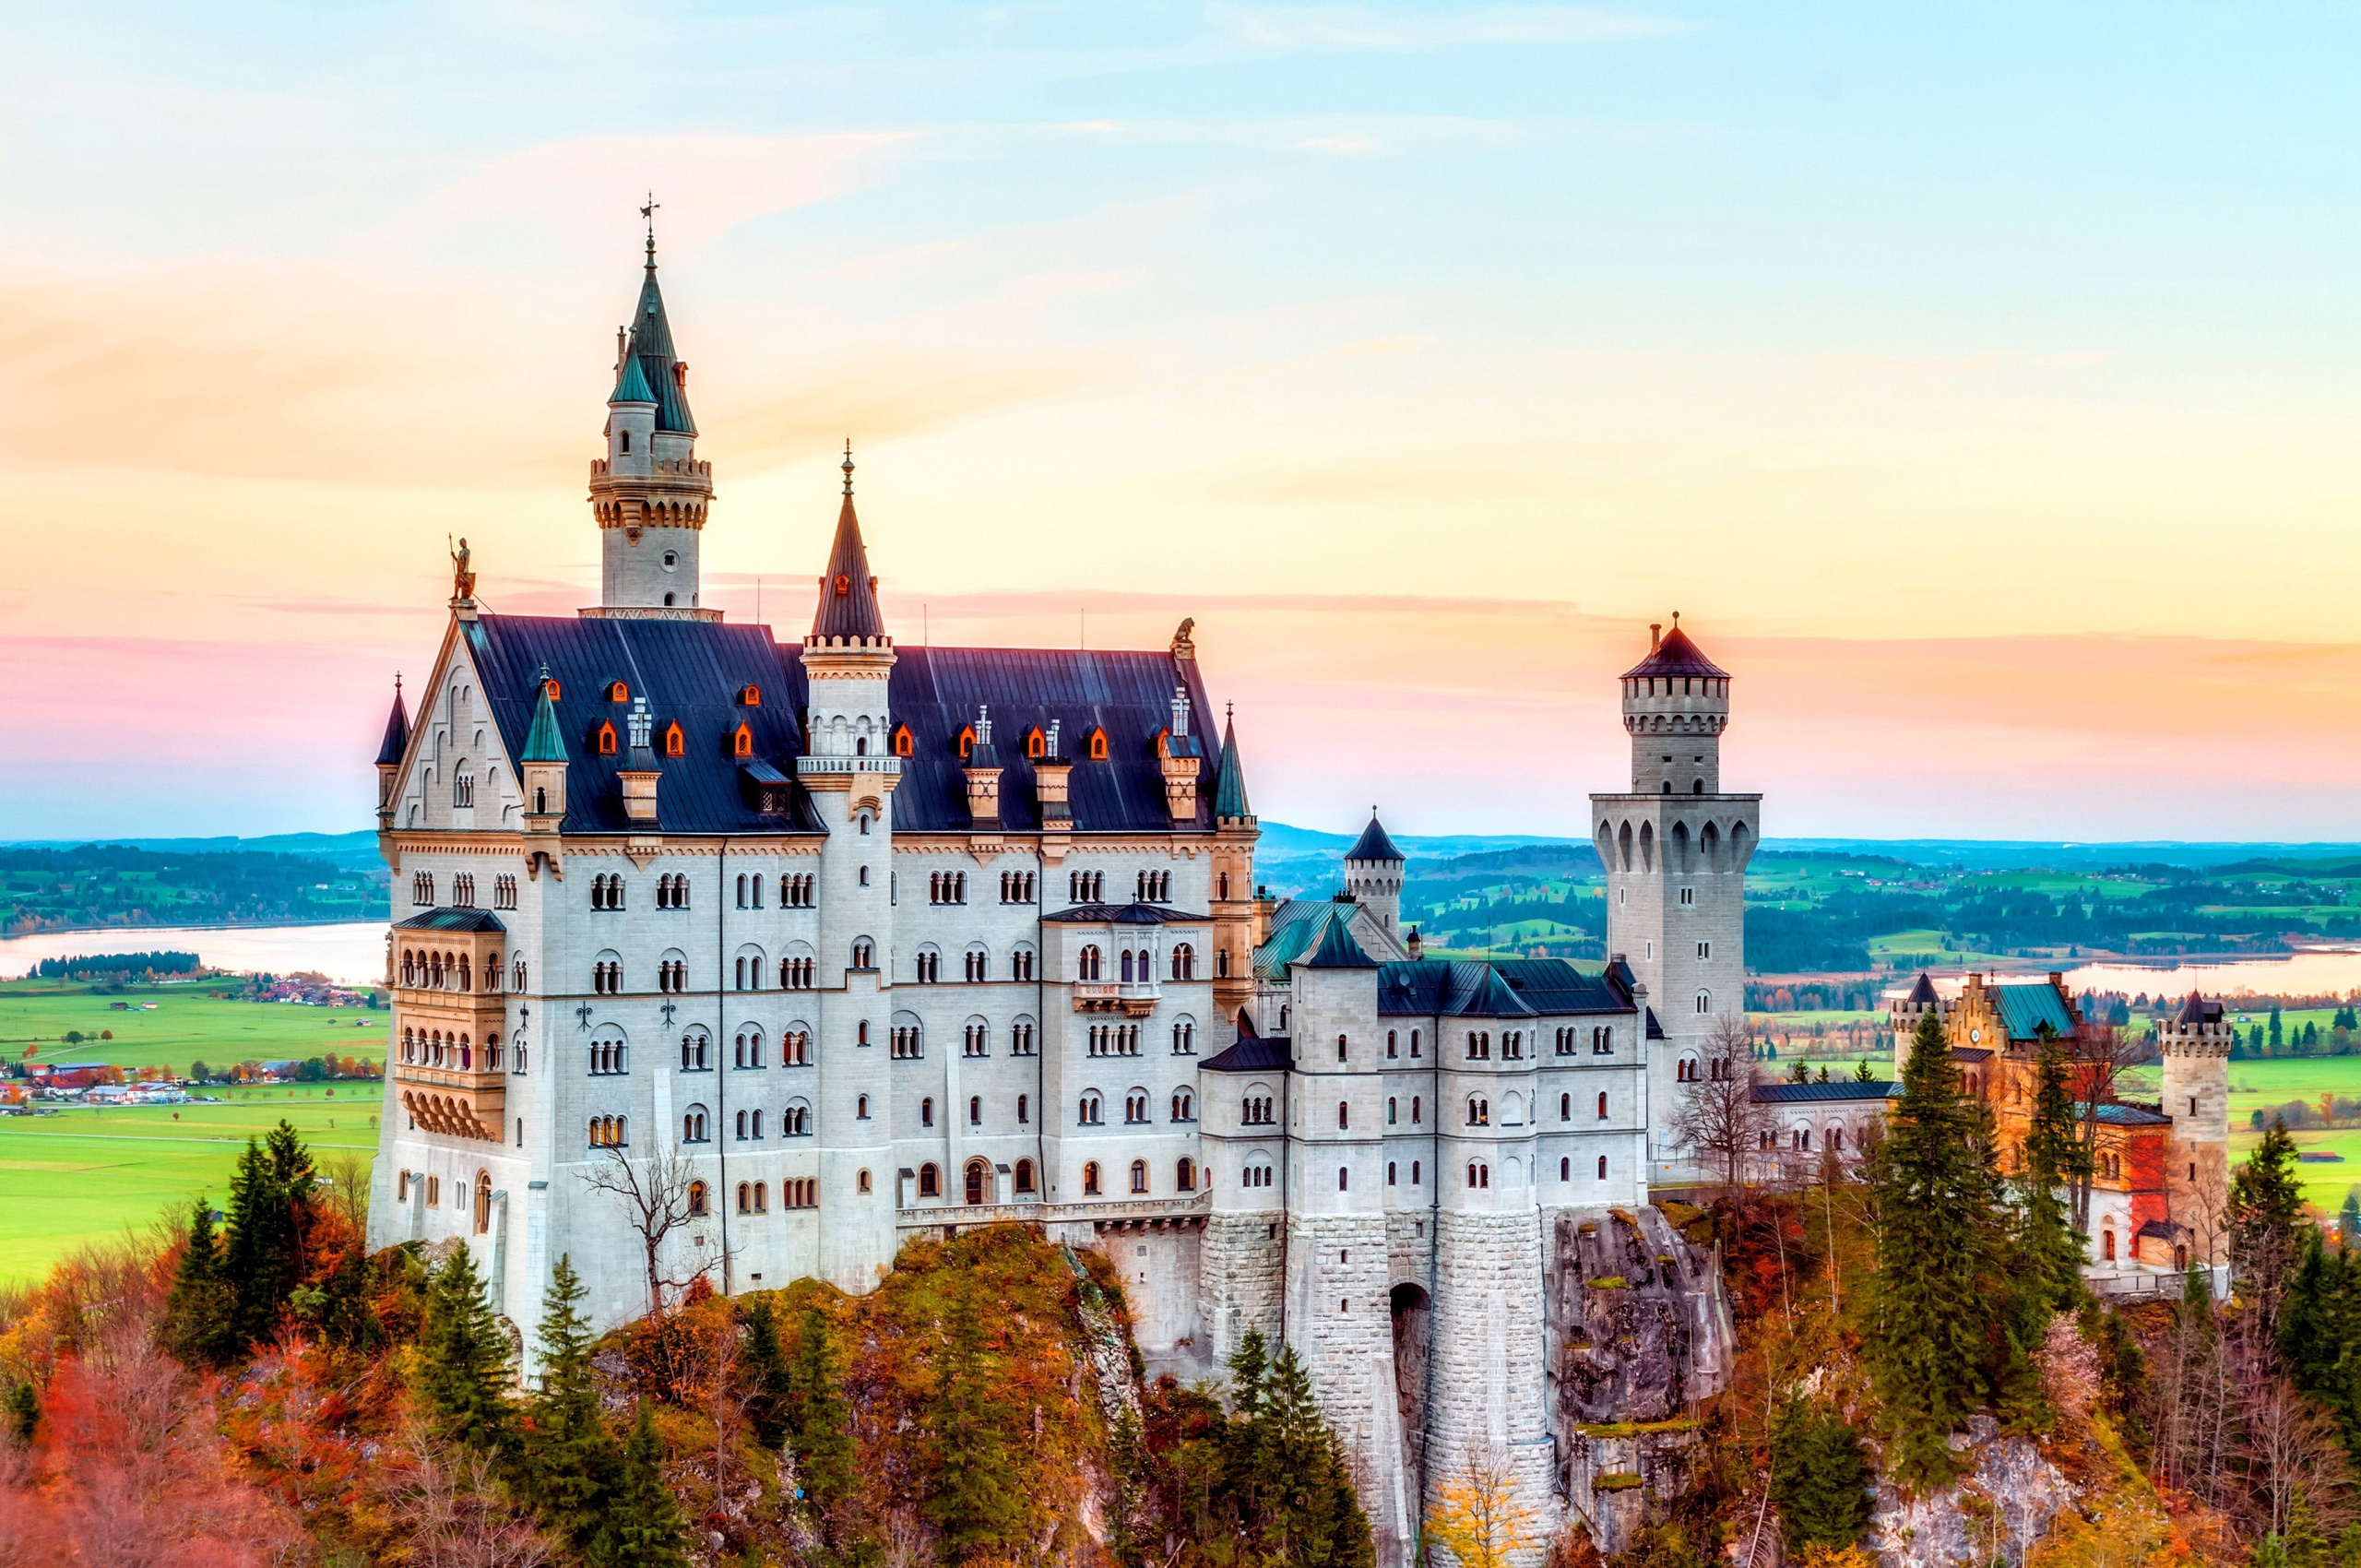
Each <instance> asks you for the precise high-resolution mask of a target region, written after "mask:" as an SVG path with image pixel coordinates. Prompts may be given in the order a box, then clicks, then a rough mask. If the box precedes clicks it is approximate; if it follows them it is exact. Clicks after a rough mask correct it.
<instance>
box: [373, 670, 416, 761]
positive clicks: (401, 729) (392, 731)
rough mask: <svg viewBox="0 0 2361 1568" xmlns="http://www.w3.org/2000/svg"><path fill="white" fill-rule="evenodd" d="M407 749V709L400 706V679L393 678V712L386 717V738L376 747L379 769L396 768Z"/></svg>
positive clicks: (398, 677) (397, 677)
mask: <svg viewBox="0 0 2361 1568" xmlns="http://www.w3.org/2000/svg"><path fill="white" fill-rule="evenodd" d="M408 750H409V708H408V707H404V706H403V704H402V678H401V677H400V676H399V675H397V676H395V677H394V710H393V711H392V712H391V713H389V714H387V715H386V738H385V740H384V741H383V742H381V743H380V744H379V745H378V747H377V766H379V767H398V766H401V760H402V753H404V752H405V751H408Z"/></svg>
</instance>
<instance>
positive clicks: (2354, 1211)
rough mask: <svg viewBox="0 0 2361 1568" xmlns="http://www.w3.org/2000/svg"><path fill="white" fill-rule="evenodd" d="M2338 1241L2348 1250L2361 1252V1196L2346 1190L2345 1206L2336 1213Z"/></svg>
mask: <svg viewBox="0 0 2361 1568" xmlns="http://www.w3.org/2000/svg"><path fill="white" fill-rule="evenodd" d="M2336 1239H2337V1241H2338V1244H2339V1245H2341V1246H2343V1247H2345V1248H2346V1249H2348V1250H2361V1194H2356V1193H2355V1192H2354V1191H2353V1190H2352V1189H2351V1188H2349V1187H2348V1188H2347V1189H2345V1194H2344V1206H2343V1207H2342V1208H2340V1209H2338V1210H2337V1211H2336Z"/></svg>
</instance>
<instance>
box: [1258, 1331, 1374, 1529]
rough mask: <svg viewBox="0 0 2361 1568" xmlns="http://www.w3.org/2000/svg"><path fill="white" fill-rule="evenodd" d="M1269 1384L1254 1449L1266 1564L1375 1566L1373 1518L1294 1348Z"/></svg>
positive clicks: (1274, 1366)
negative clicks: (1364, 1508) (1365, 1511)
mask: <svg viewBox="0 0 2361 1568" xmlns="http://www.w3.org/2000/svg"><path fill="white" fill-rule="evenodd" d="M1264 1386H1265V1390H1266V1392H1265V1394H1264V1397H1263V1400H1262V1407H1263V1408H1262V1413H1261V1415H1260V1416H1259V1417H1258V1418H1257V1424H1258V1425H1259V1426H1260V1427H1261V1428H1262V1431H1261V1432H1260V1433H1259V1435H1258V1438H1257V1440H1256V1442H1255V1443H1254V1444H1253V1446H1254V1448H1255V1450H1256V1451H1257V1461H1258V1468H1259V1470H1260V1473H1261V1476H1262V1495H1261V1502H1262V1505H1263V1506H1262V1510H1261V1513H1262V1516H1261V1518H1260V1519H1259V1520H1257V1521H1256V1524H1257V1526H1258V1527H1257V1530H1256V1534H1257V1535H1258V1536H1259V1538H1260V1540H1261V1545H1262V1550H1263V1554H1264V1558H1265V1560H1266V1561H1272V1562H1287V1563H1290V1564H1303V1565H1305V1568H1370V1564H1371V1563H1372V1562H1375V1561H1376V1545H1375V1541H1374V1538H1372V1537H1371V1535H1370V1527H1369V1519H1368V1517H1367V1515H1364V1514H1363V1513H1362V1511H1361V1505H1360V1499H1359V1498H1358V1496H1356V1495H1355V1494H1354V1491H1353V1483H1352V1479H1351V1476H1350V1475H1349V1474H1348V1473H1347V1469H1346V1467H1345V1458H1344V1455H1343V1453H1342V1452H1341V1451H1340V1450H1339V1449H1338V1447H1337V1444H1336V1439H1335V1434H1334V1433H1332V1432H1330V1431H1329V1430H1328V1427H1327V1423H1326V1422H1324V1421H1323V1420H1321V1417H1320V1407H1319V1405H1318V1404H1317V1402H1315V1401H1314V1400H1313V1398H1312V1396H1311V1378H1310V1377H1309V1376H1307V1375H1306V1374H1305V1372H1304V1370H1303V1363H1302V1362H1301V1361H1300V1360H1298V1359H1297V1356H1296V1353H1295V1347H1294V1346H1292V1345H1287V1346H1282V1347H1281V1348H1280V1349H1279V1354H1278V1359H1277V1360H1275V1361H1274V1362H1272V1363H1271V1372H1270V1377H1269V1379H1268V1381H1267V1383H1266V1384H1265V1385H1264Z"/></svg>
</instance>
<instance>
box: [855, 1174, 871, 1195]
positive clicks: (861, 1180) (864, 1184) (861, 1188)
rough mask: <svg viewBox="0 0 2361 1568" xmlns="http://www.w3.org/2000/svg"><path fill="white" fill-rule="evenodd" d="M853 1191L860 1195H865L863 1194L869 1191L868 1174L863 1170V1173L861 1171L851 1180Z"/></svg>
mask: <svg viewBox="0 0 2361 1568" xmlns="http://www.w3.org/2000/svg"><path fill="white" fill-rule="evenodd" d="M853 1190H854V1191H856V1192H861V1193H865V1192H867V1191H869V1172H868V1171H866V1170H863V1171H861V1172H860V1174H859V1175H858V1176H856V1177H854V1178H853Z"/></svg>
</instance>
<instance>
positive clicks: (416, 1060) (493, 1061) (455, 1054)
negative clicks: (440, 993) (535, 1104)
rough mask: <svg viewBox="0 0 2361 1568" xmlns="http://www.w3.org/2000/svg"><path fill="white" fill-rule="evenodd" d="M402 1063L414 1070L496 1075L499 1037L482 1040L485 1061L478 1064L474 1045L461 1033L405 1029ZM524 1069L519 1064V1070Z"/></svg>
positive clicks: (498, 1058)
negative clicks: (417, 1068) (432, 1069)
mask: <svg viewBox="0 0 2361 1568" xmlns="http://www.w3.org/2000/svg"><path fill="white" fill-rule="evenodd" d="M401 1053H402V1061H403V1062H404V1063H407V1064H409V1065H410V1066H413V1067H447V1068H454V1069H456V1070H457V1071H459V1072H462V1073H479V1072H481V1073H497V1072H499V1071H500V1037H499V1036H498V1035H486V1036H484V1037H483V1051H482V1052H481V1056H482V1062H481V1065H479V1064H478V1063H477V1056H478V1052H477V1051H476V1048H475V1042H474V1040H473V1039H470V1038H469V1036H467V1035H465V1034H459V1033H450V1034H445V1032H444V1031H443V1030H441V1029H413V1028H404V1029H403V1030H402V1040H401ZM522 1070H523V1063H521V1062H519V1063H518V1071H520V1072H521V1071H522Z"/></svg>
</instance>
